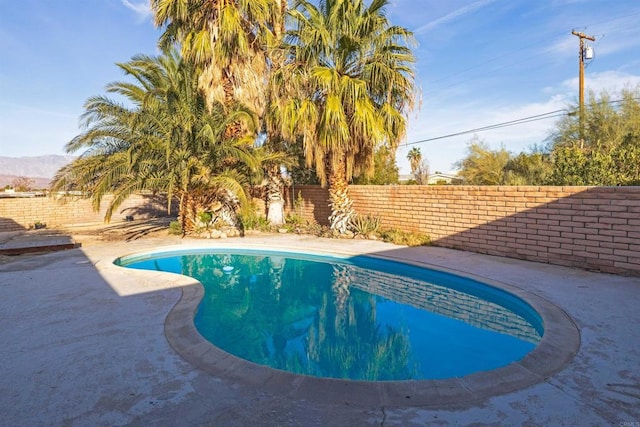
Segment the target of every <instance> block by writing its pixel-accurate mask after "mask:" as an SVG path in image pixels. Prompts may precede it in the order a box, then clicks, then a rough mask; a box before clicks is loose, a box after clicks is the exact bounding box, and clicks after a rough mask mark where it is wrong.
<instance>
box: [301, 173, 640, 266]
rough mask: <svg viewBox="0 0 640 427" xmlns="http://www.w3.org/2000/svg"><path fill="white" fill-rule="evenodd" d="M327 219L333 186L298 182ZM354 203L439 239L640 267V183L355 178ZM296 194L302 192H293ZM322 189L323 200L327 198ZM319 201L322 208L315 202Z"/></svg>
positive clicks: (391, 223)
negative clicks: (360, 181)
mask: <svg viewBox="0 0 640 427" xmlns="http://www.w3.org/2000/svg"><path fill="white" fill-rule="evenodd" d="M298 190H299V191H301V195H302V199H303V201H304V204H303V205H304V209H303V210H302V211H303V213H304V214H305V215H306V217H307V218H310V219H315V220H316V221H318V222H319V223H321V224H327V223H328V220H327V218H328V216H329V210H328V207H327V206H328V200H327V199H326V197H327V195H328V193H327V191H326V190H324V189H320V188H318V187H300V188H299V189H298ZM349 191H350V194H351V197H352V199H353V200H354V208H355V210H356V211H357V212H358V213H361V214H373V215H378V216H380V217H381V218H382V226H383V227H385V228H399V229H403V230H407V231H420V232H425V233H428V234H429V235H430V236H431V239H432V242H433V244H434V245H437V246H443V247H448V248H455V249H462V250H467V251H473V252H479V253H485V254H490V255H498V256H505V257H511V258H519V259H526V260H530V261H538V262H545V263H550V264H557V265H564V266H570V267H579V268H586V269H590V270H596V271H603V272H610V273H620V274H632V275H640V187H538V186H518V187H511V186H508V187H507V186H505V187H502V186H410V185H402V186H351V187H350V190H349ZM296 195H297V192H296ZM323 197H325V199H324V200H323V199H322V198H323ZM315 206H319V207H320V206H321V209H322V210H321V212H322V213H321V214H320V215H319V214H318V213H316V212H315V211H314V213H313V215H310V214H309V212H310V210H313V207H315Z"/></svg>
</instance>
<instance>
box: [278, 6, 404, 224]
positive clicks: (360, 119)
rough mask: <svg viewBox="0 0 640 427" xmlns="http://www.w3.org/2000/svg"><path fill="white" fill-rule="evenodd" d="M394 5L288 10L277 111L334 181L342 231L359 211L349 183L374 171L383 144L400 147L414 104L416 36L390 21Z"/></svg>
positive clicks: (309, 159) (310, 162)
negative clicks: (413, 48) (386, 10)
mask: <svg viewBox="0 0 640 427" xmlns="http://www.w3.org/2000/svg"><path fill="white" fill-rule="evenodd" d="M387 4H388V1H387V0H373V1H372V2H371V4H370V5H369V6H368V7H367V6H366V5H365V4H364V1H363V0H321V1H319V2H318V6H315V5H314V4H312V3H310V2H309V1H306V0H298V1H297V2H296V3H295V8H294V9H292V10H291V11H290V13H289V14H290V16H291V18H292V24H293V28H292V29H291V30H290V31H289V33H288V36H287V43H286V49H287V53H288V57H287V62H286V63H285V65H284V66H283V67H282V69H281V71H280V72H279V73H277V75H276V76H274V78H275V79H280V81H281V82H282V83H283V85H282V90H281V96H280V99H279V102H277V103H275V105H273V106H272V110H273V114H274V115H276V116H277V117H278V124H279V126H280V128H281V129H282V132H283V135H285V136H287V137H288V138H289V139H290V140H295V138H296V137H300V138H301V139H302V143H303V146H304V151H305V159H306V163H307V166H308V167H311V166H314V167H315V169H316V172H317V174H318V178H319V179H320V181H321V183H322V184H323V185H326V184H327V183H328V185H329V197H330V204H331V211H332V213H331V216H330V218H329V220H330V223H331V228H332V229H333V230H334V231H335V232H338V233H345V232H347V231H348V230H349V229H350V228H351V218H352V217H353V215H354V212H353V209H352V202H351V199H350V198H349V194H348V183H349V181H350V180H351V179H352V177H353V176H354V175H358V174H360V173H364V174H365V175H366V176H371V175H372V173H373V165H374V153H375V150H376V148H377V147H379V146H383V145H386V146H388V147H390V148H391V149H393V150H394V151H395V149H396V147H397V145H398V144H399V142H400V141H401V139H402V138H404V136H405V132H406V114H407V113H408V111H409V110H410V109H411V108H412V106H413V103H414V95H415V93H414V74H413V70H412V68H411V65H412V63H413V62H414V56H413V54H412V51H411V49H410V48H409V47H408V43H409V42H411V41H412V34H411V32H409V31H408V30H406V29H404V28H401V27H397V26H392V25H390V23H389V21H388V20H387V18H386V16H385V13H384V8H385V6H386V5H387ZM285 83H286V85H285Z"/></svg>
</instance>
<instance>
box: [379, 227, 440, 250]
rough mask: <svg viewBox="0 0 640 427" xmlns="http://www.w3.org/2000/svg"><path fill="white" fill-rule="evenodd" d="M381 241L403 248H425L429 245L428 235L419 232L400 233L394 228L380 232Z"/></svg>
mask: <svg viewBox="0 0 640 427" xmlns="http://www.w3.org/2000/svg"><path fill="white" fill-rule="evenodd" d="M380 237H381V238H382V240H384V241H385V242H388V243H394V244H396V245H404V246H426V245H428V244H430V243H431V238H430V237H429V235H428V234H425V233H419V232H413V231H411V232H408V231H402V230H398V229H395V228H392V229H389V230H383V231H382V232H380Z"/></svg>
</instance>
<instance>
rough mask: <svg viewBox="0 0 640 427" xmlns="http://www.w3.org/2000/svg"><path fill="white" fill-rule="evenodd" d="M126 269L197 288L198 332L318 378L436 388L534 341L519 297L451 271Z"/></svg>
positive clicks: (537, 326)
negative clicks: (168, 274) (162, 274)
mask: <svg viewBox="0 0 640 427" xmlns="http://www.w3.org/2000/svg"><path fill="white" fill-rule="evenodd" d="M125 264H126V266H127V267H133V268H142V269H152V270H160V271H172V272H176V273H181V274H185V275H188V276H191V277H194V278H195V279H197V280H199V281H200V282H201V283H202V284H203V285H204V287H205V296H204V298H203V301H202V303H201V304H200V307H199V309H198V312H197V314H196V317H195V324H196V328H197V329H198V331H199V332H200V333H201V334H202V335H203V336H204V337H205V338H206V339H207V340H209V341H210V342H212V343H213V344H215V345H216V346H218V347H220V348H222V349H223V350H225V351H227V352H229V353H231V354H234V355H236V356H238V357H241V358H243V359H246V360H250V361H252V362H255V363H259V364H262V365H267V366H271V367H273V368H277V369H282V370H286V371H290V372H294V373H301V374H306V375H313V376H318V377H332V378H349V379H359V380H405V379H437V378H448V377H455V376H463V375H467V374H470V373H472V372H477V371H482V370H490V369H495V368H497V367H500V366H505V365H507V364H509V363H510V362H512V361H515V360H518V359H520V358H522V357H523V356H524V355H525V354H526V353H528V352H529V351H531V350H532V349H533V348H534V347H535V345H536V343H537V342H538V341H539V340H540V338H541V335H542V326H541V320H540V317H539V315H538V314H537V313H536V312H535V311H534V310H533V309H531V308H530V307H529V306H528V305H527V304H526V303H524V302H523V301H522V300H520V299H518V298H516V297H514V296H512V295H510V294H508V293H506V292H504V291H501V290H497V289H494V288H490V287H488V286H487V285H483V284H481V283H478V282H475V281H472V280H470V279H465V278H461V277H457V276H453V275H450V274H446V273H442V272H437V271H432V270H427V269H423V268H418V267H413V266H409V265H404V264H399V263H393V262H389V261H381V260H377V259H372V258H367V257H355V258H351V259H349V260H348V261H347V260H339V259H334V258H327V257H318V256H311V255H301V254H292V253H277V252H264V251H262V252H252V251H238V250H234V251H233V253H206V254H204V253H195V252H194V253H189V254H177V253H176V254H162V255H156V256H154V257H153V258H151V257H137V258H133V259H131V261H125Z"/></svg>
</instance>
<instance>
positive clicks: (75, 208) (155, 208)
mask: <svg viewBox="0 0 640 427" xmlns="http://www.w3.org/2000/svg"><path fill="white" fill-rule="evenodd" d="M110 202H111V197H110V196H109V197H105V198H104V199H103V200H102V205H101V207H100V210H99V211H97V212H95V211H94V210H93V208H92V207H91V201H90V200H87V199H82V198H78V197H64V198H61V199H57V200H56V199H54V198H49V197H32V198H1V199H0V231H15V230H23V229H26V228H29V227H30V226H31V225H33V223H35V222H36V221H40V222H44V223H45V224H47V226H48V227H55V226H61V225H75V224H86V223H98V222H103V221H104V215H105V212H106V210H107V207H108V206H109V203H110ZM172 212H173V213H174V215H175V213H176V211H175V210H173V211H172ZM127 215H132V216H133V217H134V218H136V219H140V218H152V217H162V216H167V198H166V197H165V196H154V195H134V196H131V197H129V198H128V199H127V200H125V202H124V203H123V204H122V205H120V207H119V208H118V209H117V210H116V212H114V213H113V215H112V219H111V220H112V221H114V222H115V221H121V220H123V219H124V218H125V217H126V216H127Z"/></svg>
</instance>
